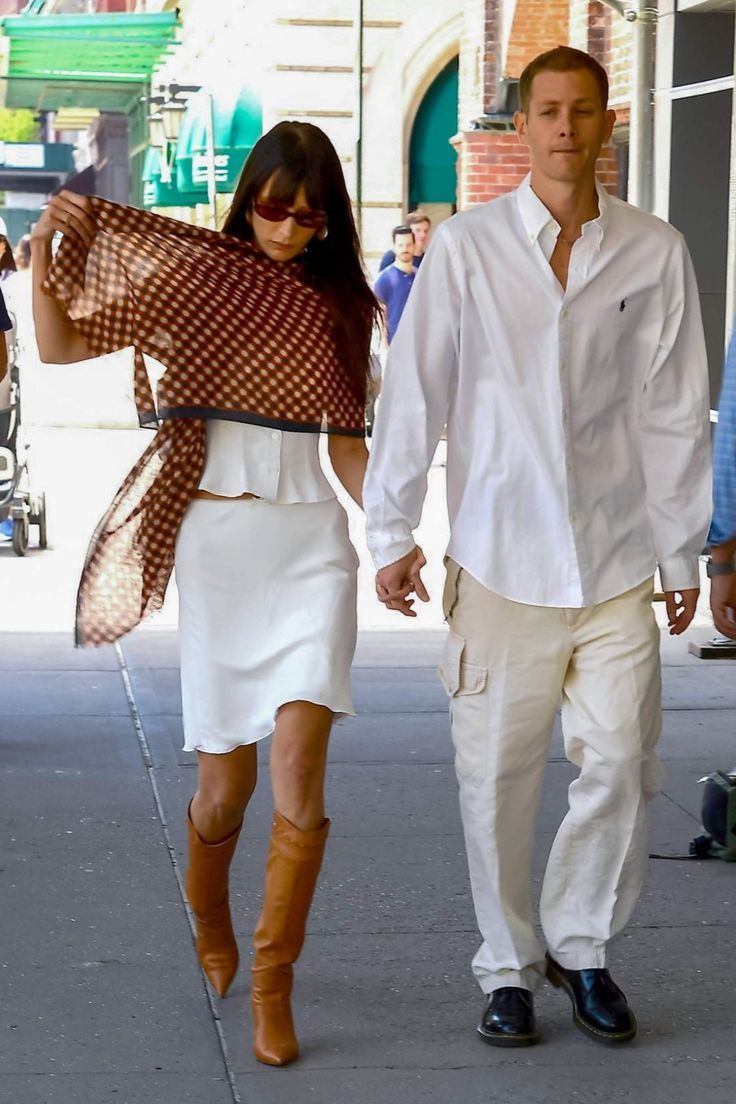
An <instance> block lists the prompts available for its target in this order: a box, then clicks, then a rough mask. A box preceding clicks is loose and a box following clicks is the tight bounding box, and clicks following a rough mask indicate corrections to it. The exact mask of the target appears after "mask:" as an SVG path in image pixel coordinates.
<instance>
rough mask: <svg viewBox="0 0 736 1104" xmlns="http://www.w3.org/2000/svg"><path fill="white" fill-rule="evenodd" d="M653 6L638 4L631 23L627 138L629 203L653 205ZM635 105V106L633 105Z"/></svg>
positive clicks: (648, 206) (649, 207) (643, 208)
mask: <svg viewBox="0 0 736 1104" xmlns="http://www.w3.org/2000/svg"><path fill="white" fill-rule="evenodd" d="M656 26H657V9H656V8H652V7H644V4H643V3H642V4H640V5H639V10H638V11H637V13H636V21H635V22H634V50H633V72H632V75H631V76H632V80H631V131H630V138H629V195H628V200H629V203H633V204H634V205H635V206H636V207H641V209H642V210H643V211H651V210H652V209H653V207H654V99H653V98H654V35H655V30H656ZM634 105H636V106H634Z"/></svg>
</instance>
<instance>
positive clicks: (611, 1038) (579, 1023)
mask: <svg viewBox="0 0 736 1104" xmlns="http://www.w3.org/2000/svg"><path fill="white" fill-rule="evenodd" d="M547 981H549V982H550V984H551V985H554V987H555V989H564V991H565V992H566V993H567V995H568V997H569V998H570V1002H571V1004H572V1022H573V1023H574V1024H575V1026H576V1027H578V1028H579V1029H580V1030H581V1031H582V1032H583V1033H584V1034H585V1035H587V1036H588V1038H590V1039H594V1040H595V1042H596V1043H608V1044H610V1045H611V1046H617V1045H618V1044H619V1043H628V1042H630V1041H631V1040H632V1039H633V1038H634V1036H635V1035H636V1024H634V1026H633V1027H631V1028H629V1030H628V1031H618V1032H614V1031H600V1030H599V1029H598V1028H596V1027H593V1026H592V1025H591V1024H589V1023H586V1022H585V1020H583V1019H581V1017H580V1016H579V1015H578V1007H577V1001H576V1000H575V994H574V993H573V991H572V986H571V985H570V984H569V982H568V981H567V978H565V977H564V976H563V975H562V974H560V973H558V972H557V970H556V969H555V967H554V966H553V965H552V963H551V962H549V961H548V962H547ZM632 1015H633V1013H632Z"/></svg>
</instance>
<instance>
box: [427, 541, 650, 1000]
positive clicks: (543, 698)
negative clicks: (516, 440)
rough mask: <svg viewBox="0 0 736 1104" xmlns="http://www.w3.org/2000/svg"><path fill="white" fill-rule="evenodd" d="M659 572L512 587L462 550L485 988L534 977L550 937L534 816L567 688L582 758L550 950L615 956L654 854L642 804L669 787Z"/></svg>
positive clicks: (459, 626)
mask: <svg viewBox="0 0 736 1104" xmlns="http://www.w3.org/2000/svg"><path fill="white" fill-rule="evenodd" d="M652 589H653V588H652V581H651V580H647V581H645V582H643V583H641V584H640V585H639V586H637V587H635V588H634V589H633V590H630V591H627V592H626V593H625V594H621V595H620V596H619V597H617V598H613V599H611V600H610V601H607V602H602V603H601V604H600V605H597V606H591V607H588V608H586V609H562V608H558V607H548V606H528V605H522V604H521V603H519V602H512V601H509V600H508V599H506V598H501V597H500V596H499V595H497V594H494V593H493V592H492V591H490V590H488V589H487V588H486V587H484V586H482V585H481V584H480V583H479V582H478V581H477V580H476V579H474V578H473V577H472V576H471V575H470V574H469V573H468V572H467V571H465V570H464V569H463V568H460V567H458V565H457V564H456V563H455V562H454V561H453V560H448V561H447V583H446V586H445V594H444V607H445V616H446V618H447V621H448V625H449V629H450V631H449V635H448V638H447V642H446V647H445V651H444V655H443V659H442V663H441V665H440V677H441V679H442V682H443V685H444V687H445V689H446V691H447V693H448V695H449V696H450V718H451V725H452V738H453V743H454V745H455V770H456V773H457V779H458V783H459V787H460V810H461V814H462V822H463V831H464V834H465V845H466V848H467V854H468V866H469V871H470V882H471V887H472V892H473V902H474V905H475V912H476V917H477V920H478V927H479V928H480V932H481V935H482V937H483V943H482V944H481V947H480V949H479V951H478V953H477V954H476V956H475V958H474V959H473V972H474V974H475V976H476V979H477V980H478V983H479V984H480V986H481V989H483V991H484V992H486V993H490V992H492V991H493V990H494V989H499V988H501V987H502V986H506V985H515V986H521V987H523V988H526V989H531V990H534V989H535V988H536V987H537V985H538V984H539V983H540V982H541V980H542V978H543V976H544V952H543V949H542V947H541V946H540V943H539V940H538V939H537V936H536V934H535V931H534V926H533V915H532V902H531V884H530V882H531V878H530V863H531V856H532V844H533V836H534V820H535V815H536V811H537V805H538V802H539V796H540V789H541V784H542V775H543V772H544V766H545V761H546V757H547V752H548V748H549V742H550V735H551V732H552V726H553V723H554V718H555V713H556V710H557V708H558V706H559V704H560V698H561V699H562V727H563V732H564V738H565V752H566V754H567V757H568V759H570V761H571V762H572V763H574V764H575V765H576V766H578V767H579V768H580V773H579V775H578V777H577V778H576V779H575V781H574V782H573V783H572V784H571V786H570V788H569V791H568V799H569V809H568V812H567V815H566V816H565V818H564V820H563V822H562V824H561V826H560V828H559V830H558V832H557V835H556V837H555V840H554V843H553V844H552V850H551V853H550V856H549V861H548V863H547V870H546V873H545V877H544V884H543V887H542V895H541V901H540V919H541V924H542V929H543V932H544V938H545V940H546V943H547V946H548V948H549V951H550V953H551V955H552V957H553V958H555V959H556V960H557V961H558V962H559V963H560V965H562V966H565V967H567V968H568V969H573V970H582V969H586V968H589V967H603V966H605V965H606V947H607V944H608V942H609V940H610V939H611V938H612V937H613V936H615V935H616V934H617V933H618V932H620V931H621V930H622V929H623V927H624V926H625V924H626V923H627V921H628V919H629V917H630V915H631V912H632V910H633V908H634V905H635V904H636V901H637V898H638V895H639V892H640V889H641V885H642V881H643V878H644V873H645V869H646V864H647V853H648V836H647V826H646V805H647V801H648V799H649V798H651V797H653V796H654V794H655V793H656V792H657V791H658V789H659V784H660V768H659V764H658V761H657V758H656V755H655V750H654V749H655V745H656V743H657V739H658V737H659V732H660V725H661V676H660V664H659V630H658V628H657V625H656V622H655V619H654V613H653V610H652V606H651V600H652Z"/></svg>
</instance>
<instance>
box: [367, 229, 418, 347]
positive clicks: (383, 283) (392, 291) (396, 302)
mask: <svg viewBox="0 0 736 1104" xmlns="http://www.w3.org/2000/svg"><path fill="white" fill-rule="evenodd" d="M392 239H393V243H394V255H395V258H396V259H395V260H394V262H393V264H391V265H389V267H388V268H385V269H384V270H383V272H381V273H380V274H379V276H378V279H377V280H376V282H375V284H374V287H373V290H374V292H375V294H376V298H377V299H378V301H379V302H380V303H382V304H383V308H384V324H383V334H384V339H385V342H386V344H387V345H390V344H391V342H392V341H393V339H394V336H395V334H396V330H397V328H398V325H399V322H400V321H401V316H402V314H403V313H404V307H405V306H406V301H407V299H408V298H409V292H410V291H411V289H412V286H413V284H414V277H415V276H416V269H415V268H414V265H413V264H412V256H413V251H414V234H413V233H412V229H411V227H410V226H396V227H394V230H393V234H392Z"/></svg>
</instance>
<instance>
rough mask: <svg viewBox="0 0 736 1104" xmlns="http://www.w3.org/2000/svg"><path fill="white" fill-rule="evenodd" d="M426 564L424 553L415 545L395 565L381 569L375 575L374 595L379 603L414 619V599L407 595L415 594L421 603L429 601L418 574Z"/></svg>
mask: <svg viewBox="0 0 736 1104" xmlns="http://www.w3.org/2000/svg"><path fill="white" fill-rule="evenodd" d="M426 563H427V561H426V559H425V558H424V553H423V552H422V550H421V548H420V547H419V546H418V545H417V546H416V547H415V548H413V549H412V550H411V552H409V553H407V555H406V556H402V558H401V559H400V560H397V561H396V563H392V564H389V565H388V566H387V567H382V568H381V570H380V571H378V572H377V573H376V594H377V595H378V600H379V602H383V604H384V606H386V608H387V609H392V610H398V611H399V613H403V614H404V616H405V617H416V610H413V609H412V606H413V605H414V599H413V598H410V597H409V595H410V594H416V596H417V598H419V599H420V600H421V601H422V602H428V601H429V594H428V593H427V589H426V587H425V585H424V583H423V582H422V576H421V574H420V571H421V569H422V568H423V567H424V566H425V565H426Z"/></svg>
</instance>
